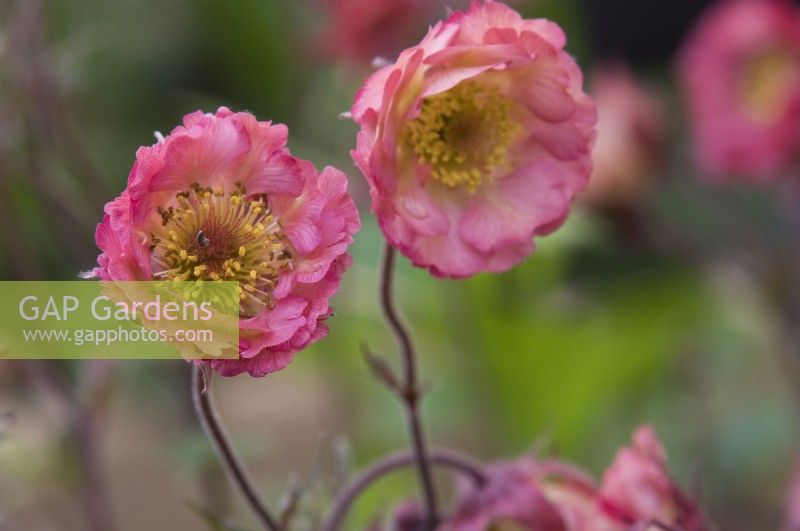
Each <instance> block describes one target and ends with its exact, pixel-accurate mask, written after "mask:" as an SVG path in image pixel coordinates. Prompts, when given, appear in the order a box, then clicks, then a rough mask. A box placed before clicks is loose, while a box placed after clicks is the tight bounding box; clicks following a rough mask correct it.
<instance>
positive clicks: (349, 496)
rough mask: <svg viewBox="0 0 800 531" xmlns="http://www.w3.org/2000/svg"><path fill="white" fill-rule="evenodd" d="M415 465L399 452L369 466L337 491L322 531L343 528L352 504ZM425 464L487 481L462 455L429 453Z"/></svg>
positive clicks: (413, 457) (410, 455) (409, 455)
mask: <svg viewBox="0 0 800 531" xmlns="http://www.w3.org/2000/svg"><path fill="white" fill-rule="evenodd" d="M416 462H417V457H416V455H415V454H413V453H408V452H402V453H398V454H394V455H390V456H387V457H385V458H383V459H381V460H380V461H378V462H377V463H375V464H373V465H372V466H370V467H369V468H368V469H366V470H364V471H363V472H361V473H360V474H359V475H358V476H356V477H355V479H353V480H352V481H351V482H350V484H348V485H346V486H345V487H344V488H343V489H342V490H340V491H339V493H338V495H337V496H336V499H335V500H334V502H333V509H331V511H330V513H329V514H328V517H327V519H326V520H325V522H324V523H323V525H322V528H321V530H322V531H338V529H339V528H340V527H341V526H342V523H343V522H344V520H345V518H346V517H347V513H348V511H349V510H350V507H351V506H352V505H353V502H354V501H355V500H356V499H357V498H358V497H359V496H360V495H361V494H362V493H363V492H364V491H365V490H366V489H367V488H368V487H369V486H370V485H372V484H373V483H375V482H376V481H377V480H379V479H380V478H382V477H383V476H385V475H387V474H389V473H391V472H394V471H395V470H399V469H401V468H404V467H407V466H409V465H413V464H415V463H416ZM428 462H429V463H431V464H434V465H438V466H443V467H447V468H450V469H452V470H454V471H456V472H460V473H462V474H464V475H466V476H469V477H470V479H472V480H473V481H475V483H478V484H483V483H484V482H485V481H486V477H485V476H484V474H483V472H482V471H481V469H480V465H478V464H477V463H475V462H473V461H472V460H471V459H470V458H468V457H464V456H462V455H461V454H458V453H455V452H450V451H446V450H439V451H432V452H430V454H429V455H428Z"/></svg>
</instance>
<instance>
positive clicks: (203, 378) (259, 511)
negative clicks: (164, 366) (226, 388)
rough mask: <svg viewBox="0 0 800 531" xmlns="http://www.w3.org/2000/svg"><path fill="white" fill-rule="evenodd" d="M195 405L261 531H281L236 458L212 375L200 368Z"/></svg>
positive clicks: (195, 379) (194, 389)
mask: <svg viewBox="0 0 800 531" xmlns="http://www.w3.org/2000/svg"><path fill="white" fill-rule="evenodd" d="M192 401H193V402H194V408H195V411H196V412H197V416H198V417H199V418H200V423H201V424H202V425H203V430H204V431H205V432H206V435H207V436H208V438H209V439H210V440H211V443H212V445H213V446H214V450H216V452H217V456H218V457H219V459H220V461H221V462H222V465H223V468H224V469H225V472H227V474H228V478H230V480H231V483H233V485H234V486H235V487H236V488H237V489H238V490H239V492H240V493H241V495H242V496H243V497H244V499H245V501H246V502H247V505H248V506H249V507H250V509H251V510H252V511H253V513H254V514H255V515H256V518H257V519H258V521H259V523H260V524H261V527H263V528H264V529H266V530H268V531H282V530H281V527H280V526H279V525H278V524H277V521H276V520H275V519H274V518H273V517H272V515H271V514H270V512H269V510H267V508H266V506H265V505H264V504H263V503H262V501H261V500H260V499H259V497H258V494H257V493H256V488H255V486H254V485H253V480H252V479H250V476H249V474H248V473H247V470H246V469H245V467H244V465H243V464H242V461H241V460H240V459H239V456H237V455H236V452H235V451H234V449H233V445H232V444H231V442H230V440H229V439H228V435H227V434H226V433H225V428H223V427H222V424H221V423H220V420H219V416H218V415H217V411H216V408H215V407H214V404H213V402H212V399H211V372H210V371H209V372H207V373H205V372H204V371H203V369H201V368H200V367H198V366H197V365H194V366H192Z"/></svg>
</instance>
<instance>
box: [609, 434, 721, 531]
mask: <svg viewBox="0 0 800 531" xmlns="http://www.w3.org/2000/svg"><path fill="white" fill-rule="evenodd" d="M599 496H600V507H601V511H602V513H603V514H604V515H605V516H606V517H607V518H608V519H609V520H611V521H613V522H617V523H618V524H619V525H620V526H623V527H621V528H620V529H628V527H625V526H634V525H638V526H640V527H636V528H635V529H640V528H641V529H647V526H648V524H650V523H655V522H658V523H660V524H662V525H666V526H667V527H668V528H670V529H677V530H681V531H703V530H707V529H709V527H708V524H707V522H706V520H705V518H704V516H703V514H702V512H701V510H700V508H699V507H698V506H697V504H696V503H695V502H694V501H693V500H691V499H690V498H689V497H688V496H686V495H685V494H684V493H683V492H682V491H681V490H680V488H679V487H678V486H677V485H676V484H675V482H674V481H673V479H672V478H671V477H670V475H669V472H668V471H667V468H666V454H665V452H664V447H663V446H662V445H661V442H660V441H659V440H658V438H657V437H656V434H655V431H654V430H653V428H651V427H650V426H642V427H640V428H638V429H637V430H636V432H635V433H634V435H633V446H631V447H629V448H623V449H621V450H620V451H619V452H618V453H617V457H616V459H615V460H614V463H613V464H612V465H611V466H610V467H609V468H608V470H606V472H605V474H604V476H603V484H602V486H601V487H600V495H599Z"/></svg>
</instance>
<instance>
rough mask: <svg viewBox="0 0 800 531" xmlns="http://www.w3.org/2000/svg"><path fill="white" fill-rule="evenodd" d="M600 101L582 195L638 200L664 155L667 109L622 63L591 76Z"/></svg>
mask: <svg viewBox="0 0 800 531" xmlns="http://www.w3.org/2000/svg"><path fill="white" fill-rule="evenodd" d="M591 86H592V91H591V93H592V97H593V98H594V101H595V103H596V104H597V142H596V143H595V145H594V149H593V150H592V158H593V159H594V169H593V170H592V176H591V179H590V180H589V188H588V189H587V190H586V192H584V193H583V194H582V195H581V196H580V197H581V200H582V201H585V202H586V203H589V204H592V205H595V206H598V207H617V206H626V205H631V204H633V203H635V202H636V201H637V200H639V199H640V198H641V197H642V196H643V195H644V194H645V193H646V192H647V190H648V188H649V187H650V185H651V184H652V179H653V173H654V172H656V171H657V169H658V165H659V162H660V160H661V154H662V147H663V141H664V109H663V107H662V105H661V102H660V101H659V99H658V98H656V97H654V96H653V95H651V94H650V93H648V92H647V91H646V90H645V89H644V88H643V87H642V86H640V85H639V84H638V83H637V82H636V80H635V79H634V77H633V75H632V74H631V72H630V71H629V70H628V69H627V68H626V67H625V66H623V65H621V64H608V65H604V66H602V67H599V68H598V69H596V70H595V71H594V72H593V73H592V76H591Z"/></svg>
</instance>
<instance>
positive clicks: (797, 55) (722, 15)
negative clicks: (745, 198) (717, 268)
mask: <svg viewBox="0 0 800 531" xmlns="http://www.w3.org/2000/svg"><path fill="white" fill-rule="evenodd" d="M679 70H680V72H679V74H680V77H681V81H682V85H683V91H684V96H685V100H686V102H687V105H688V112H689V119H690V122H691V128H692V132H693V136H694V142H693V147H694V150H695V155H696V159H697V161H698V164H699V165H700V167H701V168H702V169H703V170H705V171H707V172H709V173H711V174H712V175H714V176H715V177H717V178H719V177H720V176H726V175H730V174H738V175H739V176H741V177H743V178H747V179H751V180H767V179H770V178H774V177H775V176H776V175H777V174H779V173H780V172H781V171H783V170H785V169H786V167H787V165H789V164H790V163H791V162H792V161H793V160H794V159H795V157H796V154H797V149H798V146H800V14H798V11H797V10H796V8H795V7H794V6H793V5H792V4H791V3H790V2H783V1H768V0H763V1H757V2H756V1H736V2H734V1H727V2H719V3H718V4H717V5H716V6H715V7H713V8H711V10H710V11H709V12H708V13H707V14H706V15H705V16H704V17H703V18H702V19H701V21H700V23H699V24H698V25H697V27H696V28H695V30H694V32H693V33H692V34H691V36H690V37H689V39H688V41H687V42H686V44H685V46H684V49H683V50H682V52H681V55H680V62H679Z"/></svg>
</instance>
